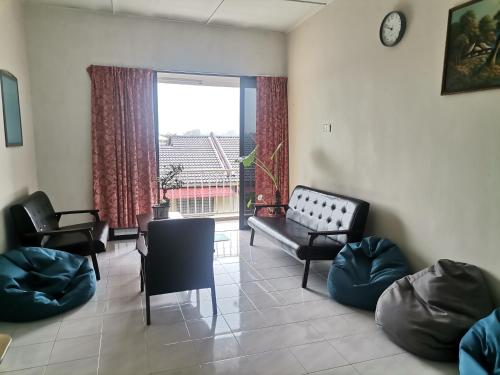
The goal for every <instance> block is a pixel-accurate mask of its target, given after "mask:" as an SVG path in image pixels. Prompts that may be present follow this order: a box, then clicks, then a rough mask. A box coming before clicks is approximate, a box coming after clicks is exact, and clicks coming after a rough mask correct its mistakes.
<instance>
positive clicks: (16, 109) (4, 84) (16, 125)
mask: <svg viewBox="0 0 500 375" xmlns="http://www.w3.org/2000/svg"><path fill="white" fill-rule="evenodd" d="M0 88H1V93H2V109H3V126H4V130H5V145H6V146H7V147H11V146H22V145H23V131H22V127H21V108H20V106H19V90H18V86H17V78H16V77H15V76H14V75H12V74H11V73H9V72H7V71H5V70H0Z"/></svg>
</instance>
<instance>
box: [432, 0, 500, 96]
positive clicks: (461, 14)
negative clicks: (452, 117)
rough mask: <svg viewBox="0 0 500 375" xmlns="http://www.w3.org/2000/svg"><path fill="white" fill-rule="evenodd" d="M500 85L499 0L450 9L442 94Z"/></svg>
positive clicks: (483, 0)
mask: <svg viewBox="0 0 500 375" xmlns="http://www.w3.org/2000/svg"><path fill="white" fill-rule="evenodd" d="M499 87H500V0H474V1H470V2H468V3H465V4H462V5H459V6H457V7H455V8H453V9H451V10H450V13H449V15H448V33H447V37H446V52H445V60H444V73H443V84H442V89H441V93H442V95H448V94H456V93H461V92H467V91H477V90H487V89H493V88H499Z"/></svg>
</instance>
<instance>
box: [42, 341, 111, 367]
mask: <svg viewBox="0 0 500 375" xmlns="http://www.w3.org/2000/svg"><path fill="white" fill-rule="evenodd" d="M100 343H101V336H100V335H90V336H82V337H76V338H72V339H65V340H57V341H56V342H55V344H54V349H53V350H52V354H51V356H50V363H59V362H65V361H72V360H75V359H83V358H89V357H96V356H98V355H99V347H100Z"/></svg>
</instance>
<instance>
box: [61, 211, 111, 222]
mask: <svg viewBox="0 0 500 375" xmlns="http://www.w3.org/2000/svg"><path fill="white" fill-rule="evenodd" d="M87 213H89V214H91V215H92V216H94V217H95V221H96V222H98V221H101V219H100V218H99V210H71V211H58V212H56V213H55V215H56V217H57V220H59V219H60V218H61V216H62V215H74V214H87Z"/></svg>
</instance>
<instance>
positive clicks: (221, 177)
mask: <svg viewBox="0 0 500 375" xmlns="http://www.w3.org/2000/svg"><path fill="white" fill-rule="evenodd" d="M160 170H161V169H160ZM179 179H180V180H181V181H183V182H184V187H183V188H182V189H175V190H169V191H168V194H167V195H168V197H169V198H170V200H171V203H170V204H171V207H170V210H171V211H179V212H180V213H182V214H183V215H184V216H219V217H220V216H227V217H235V216H236V215H237V214H238V211H239V170H238V169H188V170H184V171H183V172H182V173H181V174H180V176H179Z"/></svg>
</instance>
